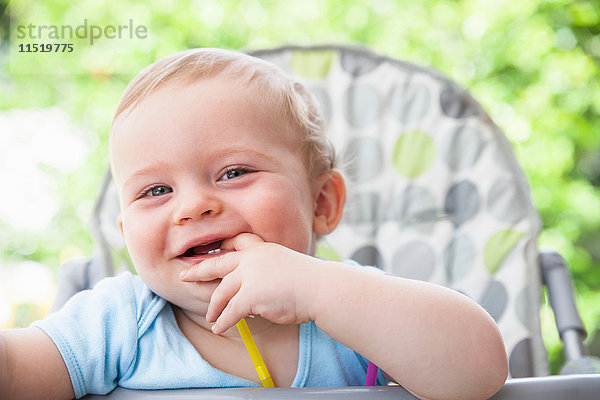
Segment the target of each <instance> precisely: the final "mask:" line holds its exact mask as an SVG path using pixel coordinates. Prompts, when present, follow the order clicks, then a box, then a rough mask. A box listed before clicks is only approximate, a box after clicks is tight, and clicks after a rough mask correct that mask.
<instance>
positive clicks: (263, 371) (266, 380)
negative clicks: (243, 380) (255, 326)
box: [235, 318, 275, 388]
mask: <svg viewBox="0 0 600 400" xmlns="http://www.w3.org/2000/svg"><path fill="white" fill-rule="evenodd" d="M235 326H237V328H238V331H239V332H240V336H241V337H242V341H243V342H244V346H246V350H248V354H250V358H251V359H252V363H253V364H254V368H256V373H257V374H258V377H259V378H260V381H261V382H262V385H263V387H266V388H273V387H275V385H274V384H273V380H272V379H271V375H270V374H269V370H268V369H267V366H266V365H265V362H264V361H263V359H262V357H261V355H260V352H259V351H258V347H256V343H255V342H254V339H253V338H252V334H251V333H250V329H248V324H247V323H246V320H245V319H244V318H242V319H241V320H240V322H238V323H237V324H236V325H235Z"/></svg>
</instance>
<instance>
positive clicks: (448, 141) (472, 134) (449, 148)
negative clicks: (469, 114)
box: [441, 124, 483, 172]
mask: <svg viewBox="0 0 600 400" xmlns="http://www.w3.org/2000/svg"><path fill="white" fill-rule="evenodd" d="M482 149H483V142H482V140H481V134H480V132H479V131H478V130H477V129H475V128H473V127H471V126H468V125H464V124H463V125H460V126H458V127H456V128H454V129H452V130H451V131H450V132H449V133H448V134H447V135H445V136H444V139H443V141H442V144H441V152H442V158H443V159H444V162H445V163H446V164H447V165H448V167H450V169H452V170H453V171H456V172H459V171H464V170H466V169H469V168H471V166H473V165H474V164H475V163H476V162H477V160H478V159H479V156H480V155H481V152H482Z"/></svg>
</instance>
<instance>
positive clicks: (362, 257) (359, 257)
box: [350, 246, 385, 270]
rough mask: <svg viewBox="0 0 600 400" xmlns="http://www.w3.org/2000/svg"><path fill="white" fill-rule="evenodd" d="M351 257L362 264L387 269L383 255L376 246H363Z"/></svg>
mask: <svg viewBox="0 0 600 400" xmlns="http://www.w3.org/2000/svg"><path fill="white" fill-rule="evenodd" d="M350 258H351V259H353V260H354V261H356V262H357V263H359V264H361V265H370V266H373V267H377V268H380V269H383V270H385V268H384V265H383V257H382V256H381V253H380V252H379V250H377V247H375V246H363V247H361V248H360V249H358V250H356V251H355V252H354V253H353V254H352V256H351V257H350Z"/></svg>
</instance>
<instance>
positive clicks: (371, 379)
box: [365, 361, 379, 386]
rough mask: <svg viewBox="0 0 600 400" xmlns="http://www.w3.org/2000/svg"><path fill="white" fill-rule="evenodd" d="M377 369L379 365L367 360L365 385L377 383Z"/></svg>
mask: <svg viewBox="0 0 600 400" xmlns="http://www.w3.org/2000/svg"><path fill="white" fill-rule="evenodd" d="M378 371H379V367H378V366H377V365H375V364H373V363H372V362H371V361H369V366H368V367H367V379H365V386H375V383H377V372H378Z"/></svg>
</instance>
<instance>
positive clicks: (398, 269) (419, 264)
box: [392, 240, 435, 281]
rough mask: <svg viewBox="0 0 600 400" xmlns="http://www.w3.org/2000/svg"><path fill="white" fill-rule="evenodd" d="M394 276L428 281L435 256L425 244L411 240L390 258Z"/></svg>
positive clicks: (433, 268) (433, 266) (433, 267)
mask: <svg viewBox="0 0 600 400" xmlns="http://www.w3.org/2000/svg"><path fill="white" fill-rule="evenodd" d="M392 269H393V272H394V275H396V276H401V277H404V278H409V279H419V280H422V281H428V280H429V279H430V278H431V276H432V275H433V271H434V270H435V254H434V252H433V249H432V248H431V246H429V245H428V244H427V243H425V242H422V241H419V240H413V241H410V242H407V243H405V244H403V245H402V246H401V247H400V248H398V250H396V252H395V253H394V256H393V258H392Z"/></svg>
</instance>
